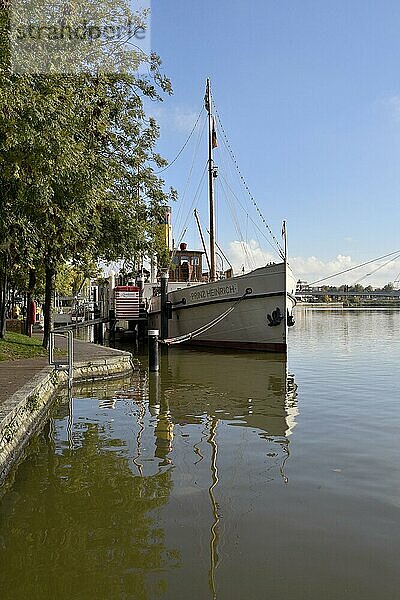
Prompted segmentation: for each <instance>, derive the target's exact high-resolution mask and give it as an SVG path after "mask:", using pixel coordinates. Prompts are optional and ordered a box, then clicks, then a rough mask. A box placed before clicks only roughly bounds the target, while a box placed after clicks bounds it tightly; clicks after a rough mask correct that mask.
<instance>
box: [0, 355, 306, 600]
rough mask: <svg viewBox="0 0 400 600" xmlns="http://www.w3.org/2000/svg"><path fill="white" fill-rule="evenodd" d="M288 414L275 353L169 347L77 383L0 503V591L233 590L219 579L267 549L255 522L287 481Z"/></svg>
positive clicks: (291, 391)
mask: <svg viewBox="0 0 400 600" xmlns="http://www.w3.org/2000/svg"><path fill="white" fill-rule="evenodd" d="M296 415H297V407H296V386H295V384H294V381H293V377H288V375H287V366H286V359H285V357H284V356H280V355H274V354H272V355H265V354H255V353H254V354H253V353H249V354H243V353H241V354H234V353H226V352H220V353H219V352H212V353H208V352H205V351H200V350H190V349H184V350H181V349H179V348H178V349H172V350H170V351H169V352H168V355H166V356H163V357H162V364H161V372H160V373H159V374H154V373H152V374H150V375H149V374H148V373H147V370H146V369H143V371H136V372H135V374H134V376H133V377H132V378H130V379H128V380H123V381H114V382H108V383H105V382H102V383H92V384H86V385H82V386H80V387H75V388H74V393H73V397H72V398H69V399H68V400H67V399H64V400H63V401H62V402H61V403H60V404H59V405H58V407H56V409H55V410H54V413H53V416H52V418H51V419H50V421H49V423H48V424H47V426H46V427H45V429H44V430H43V433H42V434H41V437H40V443H39V444H36V445H35V446H34V448H33V450H32V455H31V457H30V458H28V459H27V460H26V461H25V462H24V463H22V464H21V465H20V467H19V470H18V472H17V474H16V477H15V481H14V483H13V486H12V490H11V491H10V493H8V494H7V493H6V494H5V495H4V496H3V498H2V501H1V502H0V507H1V510H2V514H3V517H4V520H3V523H4V527H3V533H2V536H3V537H2V538H1V540H2V546H0V558H1V557H2V558H4V569H3V570H2V575H1V577H0V583H2V584H4V587H2V585H0V589H2V590H3V589H4V590H10V593H9V595H8V596H7V594H6V595H5V596H2V598H3V597H4V598H5V600H7V599H8V598H11V597H12V598H22V597H27V598H36V597H39V595H38V590H40V593H41V594H43V595H42V596H40V597H53V596H52V595H51V594H52V592H51V589H53V588H54V589H55V588H56V589H57V598H58V599H59V600H64V598H65V599H66V598H68V599H70V598H71V597H74V598H94V597H96V598H107V600H114V599H120V598H136V599H137V600H146V599H149V598H186V597H187V596H190V597H191V599H192V600H195V599H197V598H198V599H202V600H203V599H204V598H212V599H215V598H218V600H222V598H227V597H229V598H231V597H234V595H232V593H231V589H230V586H231V575H230V574H229V573H231V571H232V570H233V571H235V572H236V573H237V572H239V569H240V568H241V566H242V564H243V560H244V559H243V553H245V554H246V555H247V558H246V559H245V563H246V564H247V562H248V563H249V564H250V563H253V564H254V559H255V558H256V557H257V556H262V554H263V552H264V551H265V549H264V550H263V549H262V548H258V549H257V548H256V546H255V545H254V544H253V543H252V546H250V547H249V546H248V541H247V535H248V532H249V531H251V528H252V527H253V523H252V519H253V518H254V516H255V514H256V511H257V510H258V508H259V507H261V510H262V511H264V510H266V507H267V506H268V502H269V501H270V497H271V494H270V492H269V490H270V488H272V487H274V486H275V488H278V489H279V488H285V489H286V487H287V486H286V485H285V483H286V482H287V475H286V473H285V469H286V468H287V464H288V463H287V460H288V457H289V446H290V435H291V433H292V432H293V428H294V427H295V423H296V421H295V419H296ZM285 463H286V464H285ZM32 464H34V468H32ZM43 489H45V490H46V498H48V499H49V500H48V501H47V500H46V501H45V502H43ZM278 489H275V491H276V492H277V491H278ZM272 495H274V494H272ZM268 497H269V498H268ZM267 498H268V501H267ZM38 507H40V510H38ZM252 511H254V512H252ZM262 520H263V517H262V519H261V521H262ZM260 527H265V533H266V535H267V533H268V526H267V525H266V524H264V525H263V523H262V522H261V523H260ZM26 531H29V538H27V537H26V534H25V532H26ZM265 539H267V538H265ZM263 543H264V542H263ZM226 569H228V570H229V573H226V572H225V571H226ZM32 573H34V574H35V577H34V578H33V577H32V576H31V574H32ZM82 573H84V574H85V576H84V577H82V576H81V574H82ZM241 581H242V584H243V585H245V581H244V579H243V578H242V579H241ZM16 582H18V593H16V594H15V595H13V594H14V593H15V591H16V590H15V585H16ZM254 585H255V582H254V579H253V578H251V577H250V575H249V581H248V585H246V587H247V588H248V589H249V588H250V587H251V586H253V587H254ZM263 585H264V577H261V578H259V581H258V587H259V588H260V590H261V589H262V587H263ZM46 594H47V595H46Z"/></svg>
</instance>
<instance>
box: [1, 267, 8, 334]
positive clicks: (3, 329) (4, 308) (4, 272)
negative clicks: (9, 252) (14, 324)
mask: <svg viewBox="0 0 400 600" xmlns="http://www.w3.org/2000/svg"><path fill="white" fill-rule="evenodd" d="M6 311H7V257H6V256H5V257H4V258H3V261H2V268H1V271H0V339H1V340H4V338H5V335H6Z"/></svg>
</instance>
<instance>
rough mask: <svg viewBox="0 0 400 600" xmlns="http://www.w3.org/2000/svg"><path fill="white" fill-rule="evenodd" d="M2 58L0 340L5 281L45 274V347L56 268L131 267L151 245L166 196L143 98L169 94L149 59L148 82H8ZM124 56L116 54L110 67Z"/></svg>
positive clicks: (77, 78) (101, 76) (33, 78)
mask: <svg viewBox="0 0 400 600" xmlns="http://www.w3.org/2000/svg"><path fill="white" fill-rule="evenodd" d="M115 6H117V7H119V8H122V9H123V10H124V11H125V13H124V14H128V13H126V10H127V7H126V5H125V3H124V2H117V3H113V2H109V3H108V9H110V8H111V7H114V8H115ZM2 18H3V21H2V22H3V23H4V11H2ZM1 48H2V50H1V51H2V52H3V56H2V60H0V77H2V79H1V83H0V107H1V108H0V160H1V162H2V166H3V169H2V172H1V175H0V234H3V235H2V239H3V243H2V245H1V246H0V275H1V289H2V292H1V296H0V302H1V306H0V308H1V310H0V318H1V323H2V327H1V328H0V335H3V334H4V333H3V330H4V314H5V300H6V296H7V292H6V289H7V276H8V273H9V272H10V271H12V270H14V269H17V270H18V269H19V270H21V269H22V268H25V270H26V271H29V270H30V271H33V270H34V269H35V271H36V272H39V271H40V269H41V267H42V266H43V265H44V267H45V269H44V271H45V310H44V318H45V328H44V341H43V343H44V345H47V341H48V335H49V331H50V327H51V310H52V292H53V289H54V278H55V275H56V273H57V270H58V269H59V268H60V266H62V265H64V264H65V263H66V262H67V261H70V262H71V263H72V264H75V265H79V266H81V267H83V266H84V265H87V264H88V263H89V262H90V261H95V260H97V259H99V258H104V259H106V260H113V259H114V260H115V259H119V258H128V257H129V258H132V256H135V254H138V253H145V252H147V251H148V250H149V248H150V247H151V245H152V243H153V240H154V239H155V231H156V225H157V224H158V221H159V218H160V212H161V210H162V206H163V205H164V204H165V203H166V202H167V201H170V200H171V199H173V198H174V192H173V191H170V192H169V193H166V192H165V191H164V190H163V181H162V180H161V179H159V178H158V177H157V176H156V175H155V172H154V166H155V167H156V168H159V167H160V166H163V165H165V164H166V163H165V161H164V160H163V159H162V158H161V157H160V156H159V155H158V154H157V153H156V152H155V150H154V146H155V143H156V140H157V137H158V134H159V130H158V127H157V124H156V123H155V121H154V120H153V119H150V120H147V119H146V115H145V112H144V108H143V101H142V98H143V97H148V98H151V99H152V100H160V99H161V97H160V94H161V93H163V92H166V93H171V85H170V82H169V80H168V79H167V78H166V77H164V76H162V75H161V74H160V72H159V67H160V60H159V58H158V57H157V56H156V55H154V54H152V55H151V56H150V57H148V58H147V59H146V60H147V62H148V68H149V74H148V75H146V76H144V75H141V76H139V75H137V74H135V73H132V72H127V71H121V72H114V73H113V72H111V73H110V72H107V73H105V72H101V71H98V70H97V71H96V70H92V71H90V69H88V71H86V72H82V73H78V74H74V75H65V74H60V73H49V74H48V75H31V74H24V75H15V74H13V73H11V72H10V70H9V68H8V63H7V52H6V50H5V49H4V48H3V47H1ZM132 56H134V52H133V51H132V50H129V51H126V53H125V54H124V53H123V52H118V65H119V66H120V65H121V64H125V63H124V61H126V64H128V63H129V59H132ZM107 58H108V59H110V56H108V57H107ZM136 58H137V57H136ZM110 60H111V59H110Z"/></svg>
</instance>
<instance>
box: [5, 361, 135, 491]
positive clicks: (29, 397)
mask: <svg viewBox="0 0 400 600" xmlns="http://www.w3.org/2000/svg"><path fill="white" fill-rule="evenodd" d="M118 354H119V355H118V356H108V357H104V358H93V359H91V360H89V361H81V362H77V363H75V364H74V382H75V381H76V382H83V381H95V380H96V379H112V378H117V377H123V376H124V375H129V374H131V373H132V372H133V370H134V365H133V357H132V355H131V354H130V353H129V352H124V351H120V352H119V353H118ZM67 384H68V375H67V373H66V372H65V371H56V370H55V369H54V368H53V367H51V366H48V367H45V368H44V369H42V370H41V371H40V372H39V373H37V374H36V375H35V376H34V377H32V379H31V380H30V381H29V382H28V383H27V384H25V385H24V386H23V387H22V388H21V389H19V390H18V391H17V392H15V393H14V394H13V395H12V396H11V397H10V398H9V399H8V400H6V401H5V402H3V404H2V406H1V408H0V485H1V484H2V483H3V482H4V480H5V478H6V477H7V475H8V473H9V471H10V469H11V468H12V466H13V465H14V464H15V463H16V461H17V460H18V458H19V457H20V456H21V454H22V452H23V450H24V448H25V446H26V445H27V443H28V442H29V439H30V437H31V436H32V435H33V434H34V433H35V432H36V431H37V430H38V429H39V428H40V426H41V425H42V424H43V421H44V420H45V418H46V416H47V414H48V412H49V409H50V407H51V404H52V401H53V399H54V397H55V395H56V394H57V393H58V392H59V391H60V390H61V389H62V388H63V387H65V386H66V385H67Z"/></svg>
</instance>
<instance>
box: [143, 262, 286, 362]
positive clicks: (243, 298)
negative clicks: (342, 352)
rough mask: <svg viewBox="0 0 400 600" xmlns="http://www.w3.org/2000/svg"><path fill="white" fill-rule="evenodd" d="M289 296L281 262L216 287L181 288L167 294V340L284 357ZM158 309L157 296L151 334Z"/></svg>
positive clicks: (156, 326)
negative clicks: (282, 353)
mask: <svg viewBox="0 0 400 600" xmlns="http://www.w3.org/2000/svg"><path fill="white" fill-rule="evenodd" d="M294 291H295V279H294V277H293V274H292V271H291V269H290V267H289V266H288V264H287V263H286V262H283V263H279V264H271V265H267V266H265V267H261V268H260V269H256V270H254V271H252V272H250V273H248V274H246V275H241V276H240V277H233V278H231V279H224V280H221V281H218V282H213V283H205V284H200V285H196V286H185V284H182V288H180V289H178V290H175V291H172V292H169V294H168V301H169V302H171V305H172V318H171V319H169V320H168V339H169V340H170V341H171V342H172V343H174V342H176V341H179V342H181V343H186V344H190V345H198V346H209V347H220V348H233V349H243V350H257V351H270V352H286V351H287V330H288V324H289V323H288V321H289V320H290V317H291V315H292V309H293V307H294V304H295V300H294ZM160 308H161V299H160V297H155V298H152V301H151V303H150V308H149V327H150V328H152V329H160V327H161V317H160ZM230 309H231V310H230ZM224 315H226V316H224ZM219 319H220V320H219ZM215 321H217V322H216V323H215V324H213V325H212V326H210V327H208V326H209V325H210V324H211V323H213V322H215ZM199 330H200V332H199ZM193 332H194V334H193V336H192V337H190V334H192V333H193ZM186 336H188V337H187V339H183V340H181V339H180V338H185V337H186ZM176 338H178V340H177V339H176Z"/></svg>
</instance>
